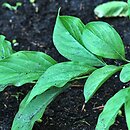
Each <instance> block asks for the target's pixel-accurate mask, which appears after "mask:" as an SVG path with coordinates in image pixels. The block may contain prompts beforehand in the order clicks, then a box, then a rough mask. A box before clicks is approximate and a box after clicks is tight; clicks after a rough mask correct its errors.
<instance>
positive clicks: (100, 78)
mask: <svg viewBox="0 0 130 130" xmlns="http://www.w3.org/2000/svg"><path fill="white" fill-rule="evenodd" d="M120 69H121V68H120V67H117V66H113V65H107V66H104V67H102V68H100V69H97V70H95V71H94V72H93V73H92V74H91V75H90V76H89V77H88V79H87V81H86V83H85V86H84V97H85V103H87V102H88V100H89V99H90V98H91V97H92V96H93V95H94V94H95V92H96V91H97V90H98V89H99V88H100V86H101V85H102V84H103V83H104V82H105V81H106V80H107V79H109V78H110V77H111V76H112V75H113V74H114V73H116V72H117V71H119V70H120Z"/></svg>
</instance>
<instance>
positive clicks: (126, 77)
mask: <svg viewBox="0 0 130 130" xmlns="http://www.w3.org/2000/svg"><path fill="white" fill-rule="evenodd" d="M120 80H121V82H123V83H126V82H128V81H130V63H128V64H126V65H125V66H124V67H123V69H122V71H121V73H120Z"/></svg>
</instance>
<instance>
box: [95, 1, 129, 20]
mask: <svg viewBox="0 0 130 130" xmlns="http://www.w3.org/2000/svg"><path fill="white" fill-rule="evenodd" d="M94 13H95V15H97V16H98V17H99V18H102V17H117V16H119V17H122V16H124V17H127V16H128V4H127V3H126V2H123V1H111V2H107V3H103V4H101V5H99V6H97V7H96V8H95V9H94Z"/></svg>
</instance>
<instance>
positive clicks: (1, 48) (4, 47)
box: [0, 35, 13, 60]
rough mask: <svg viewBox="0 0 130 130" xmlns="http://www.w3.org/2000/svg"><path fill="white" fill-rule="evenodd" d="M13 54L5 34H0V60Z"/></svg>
mask: <svg viewBox="0 0 130 130" xmlns="http://www.w3.org/2000/svg"><path fill="white" fill-rule="evenodd" d="M11 54H13V50H12V47H11V43H10V42H9V41H7V40H5V36H3V35H0V60H2V59H4V58H7V57H8V56H10V55H11Z"/></svg>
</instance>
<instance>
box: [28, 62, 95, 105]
mask: <svg viewBox="0 0 130 130" xmlns="http://www.w3.org/2000/svg"><path fill="white" fill-rule="evenodd" d="M93 70H95V68H94V67H90V66H87V65H84V64H81V63H75V62H63V63H59V64H56V65H53V66H52V67H50V68H48V69H47V71H46V72H45V73H44V74H43V75H42V76H41V77H40V79H39V80H38V82H37V84H36V85H35V86H34V88H33V89H32V91H31V94H30V96H29V99H28V101H27V103H28V102H30V101H31V100H32V99H33V98H34V97H35V96H37V95H39V94H41V93H43V92H45V91H46V90H47V89H49V88H50V87H52V86H56V87H63V86H64V85H65V84H66V83H67V82H69V81H70V80H72V79H74V78H76V77H77V76H82V75H85V74H89V73H90V72H92V71H93Z"/></svg>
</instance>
